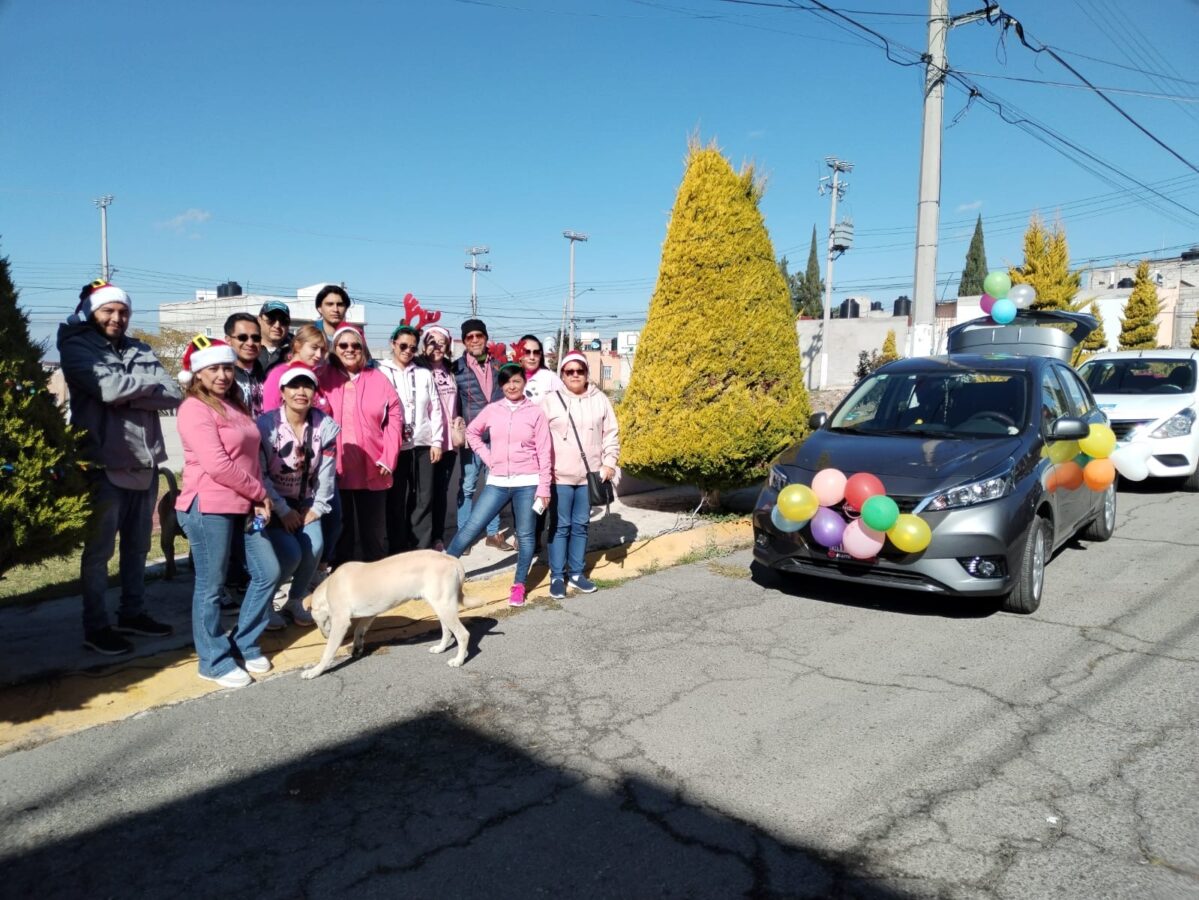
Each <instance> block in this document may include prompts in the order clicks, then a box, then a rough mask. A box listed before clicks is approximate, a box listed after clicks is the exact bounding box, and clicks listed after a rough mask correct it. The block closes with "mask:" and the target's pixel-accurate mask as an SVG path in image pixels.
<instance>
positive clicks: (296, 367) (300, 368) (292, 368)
mask: <svg viewBox="0 0 1199 900" xmlns="http://www.w3.org/2000/svg"><path fill="white" fill-rule="evenodd" d="M297 378H307V379H308V380H309V381H311V382H312V385H313V387H316V385H317V383H318V382H317V380H316V369H314V368H312V366H310V365H308V363H304V362H300V361H299V360H296V361H295V362H293V363H290V364H289V365H288V366H287V368H286V369H284V370H283V374H282V375H281V376H279V387H280V388H284V387H286V386H287V385H289V384H291V383H292V382H293V381H295V380H296V379H297Z"/></svg>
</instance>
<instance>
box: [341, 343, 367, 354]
mask: <svg viewBox="0 0 1199 900" xmlns="http://www.w3.org/2000/svg"><path fill="white" fill-rule="evenodd" d="M337 349H338V350H353V351H354V352H355V353H357V352H360V351H361V350H362V345H361V344H346V343H341V344H338V345H337Z"/></svg>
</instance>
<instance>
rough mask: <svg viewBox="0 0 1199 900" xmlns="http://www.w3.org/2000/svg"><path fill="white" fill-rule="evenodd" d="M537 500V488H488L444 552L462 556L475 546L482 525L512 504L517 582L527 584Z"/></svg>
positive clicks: (535, 486) (490, 486)
mask: <svg viewBox="0 0 1199 900" xmlns="http://www.w3.org/2000/svg"><path fill="white" fill-rule="evenodd" d="M536 498H537V485H535V484H531V485H529V486H528V487H496V486H495V485H494V484H489V485H487V486H486V487H485V488H483V492H482V493H481V494H479V502H478V503H476V504H475V508H474V511H473V512H472V513H471V515H470V518H469V519H467V520H466V524H465V525H463V526H461V527H460V528H459V529H458V533H457V534H456V535H454V539H453V540H452V541H450V545H449V546H448V547H446V548H445V552H446V553H448V554H449V555H450V556H461V555H462V554H463V552H465V550H466V548H467V547H469V546H470V545H471V544H473V543H474V542H475V539H476V538H477V537H478V536H479V533H480V532H481V531H482V530H483V525H484V524H485V523H486V522H487V520H488V519H490V518H492V517H493V516H494V517H496V518H498V517H499V514H500V510H501V509H503V508H504V506H505V505H507V504H508V502H509V501H511V503H512V518H513V519H514V520H515V521H516V539H517V541H518V543H519V546H518V547H517V551H516V580H515V582H514V584H524V583H525V579H526V578H527V577H528V576H529V564H530V563H532V562H533V529H534V528H535V527H536V525H537V514H536V513H534V512H533V501H534V500H535V499H536Z"/></svg>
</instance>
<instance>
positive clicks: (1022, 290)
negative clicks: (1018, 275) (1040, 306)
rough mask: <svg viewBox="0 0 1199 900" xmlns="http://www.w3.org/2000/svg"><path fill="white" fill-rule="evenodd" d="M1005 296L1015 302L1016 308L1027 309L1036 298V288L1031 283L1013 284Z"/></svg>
mask: <svg viewBox="0 0 1199 900" xmlns="http://www.w3.org/2000/svg"><path fill="white" fill-rule="evenodd" d="M1007 296H1008V299H1009V300H1011V301H1012V302H1013V303H1015V304H1016V309H1028V308H1029V307H1030V306H1032V304H1033V301H1034V300H1036V299H1037V290H1036V288H1034V287H1033V286H1032V285H1031V284H1013V285H1012V289H1011V290H1010V291H1008V295H1007Z"/></svg>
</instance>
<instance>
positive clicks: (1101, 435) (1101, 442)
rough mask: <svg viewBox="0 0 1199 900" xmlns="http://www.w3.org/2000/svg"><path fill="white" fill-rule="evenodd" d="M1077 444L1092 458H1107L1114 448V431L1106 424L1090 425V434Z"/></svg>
mask: <svg viewBox="0 0 1199 900" xmlns="http://www.w3.org/2000/svg"><path fill="white" fill-rule="evenodd" d="M1078 446H1079V448H1080V449H1081V450H1082V452H1083V453H1085V454H1086V455H1087V456H1089V457H1091V458H1092V459H1107V458H1108V457H1109V456H1111V455H1112V451H1113V450H1115V449H1116V433H1115V432H1114V431H1112V430H1111V428H1109V427H1108V426H1107V425H1092V426H1091V432H1090V434H1088V435H1087V436H1086V437H1085V438H1083V439H1082V440H1081V441H1079V442H1078Z"/></svg>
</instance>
